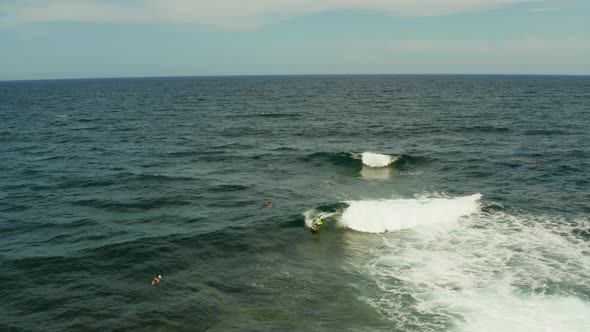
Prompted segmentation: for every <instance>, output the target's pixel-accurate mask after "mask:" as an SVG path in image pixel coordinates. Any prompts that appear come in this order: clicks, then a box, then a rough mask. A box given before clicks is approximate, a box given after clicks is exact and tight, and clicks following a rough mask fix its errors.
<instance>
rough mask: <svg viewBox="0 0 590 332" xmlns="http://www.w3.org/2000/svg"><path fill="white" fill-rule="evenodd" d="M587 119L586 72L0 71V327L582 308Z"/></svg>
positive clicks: (586, 326) (458, 316) (589, 275)
mask: <svg viewBox="0 0 590 332" xmlns="http://www.w3.org/2000/svg"><path fill="white" fill-rule="evenodd" d="M589 132H590V78H589V77H559V76H530V77H529V76H350V77H349V76H332V77H320V76H318V77H304V76H301V77H236V78H232V77H226V78H169V79H168V78H157V79H156V78H154V79H100V80H63V81H34V82H33V81H28V82H0V156H1V159H0V266H1V268H0V278H1V279H2V280H3V282H2V285H1V286H0V298H1V299H2V303H3V305H2V308H3V310H2V311H1V312H0V330H2V331H21V330H22V331H96V330H102V331H205V330H208V331H539V330H542V329H546V330H548V331H588V330H590V248H589V243H590V233H589V229H590V219H589V217H588V216H589V213H590V203H589V202H590V184H589V180H590V171H589V170H590V134H589ZM371 153H372V154H371ZM268 201H272V203H273V207H272V208H265V207H264V203H266V202H268ZM320 216H323V217H324V220H325V226H324V227H323V228H322V230H321V231H320V232H319V233H318V234H312V233H311V232H309V230H308V229H307V228H306V225H309V224H310V223H311V221H312V220H314V219H315V218H317V217H320ZM155 273H160V274H162V281H161V283H160V284H159V285H157V286H151V285H150V281H151V278H152V277H153V275H154V274H155Z"/></svg>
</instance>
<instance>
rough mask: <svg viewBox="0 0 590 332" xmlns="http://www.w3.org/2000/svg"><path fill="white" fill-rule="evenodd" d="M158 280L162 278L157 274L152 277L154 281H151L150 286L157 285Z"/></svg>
mask: <svg viewBox="0 0 590 332" xmlns="http://www.w3.org/2000/svg"><path fill="white" fill-rule="evenodd" d="M160 280H162V276H161V275H159V274H156V275H155V276H154V279H153V280H152V286H153V285H155V284H157V283H159V282H160Z"/></svg>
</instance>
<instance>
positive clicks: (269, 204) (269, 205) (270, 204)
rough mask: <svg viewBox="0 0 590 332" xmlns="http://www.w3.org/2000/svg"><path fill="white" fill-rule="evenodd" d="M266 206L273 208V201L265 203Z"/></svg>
mask: <svg viewBox="0 0 590 332" xmlns="http://www.w3.org/2000/svg"><path fill="white" fill-rule="evenodd" d="M264 206H266V207H267V208H271V207H272V203H271V202H268V203H266V204H264Z"/></svg>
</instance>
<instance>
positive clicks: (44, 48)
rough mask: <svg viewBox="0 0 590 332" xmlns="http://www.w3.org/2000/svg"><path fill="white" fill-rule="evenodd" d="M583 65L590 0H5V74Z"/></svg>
mask: <svg viewBox="0 0 590 332" xmlns="http://www.w3.org/2000/svg"><path fill="white" fill-rule="evenodd" d="M297 74H566V75H589V74H590V0H0V80H26V79H61V78H94V77H148V76H150V77H151V76H211V75H297Z"/></svg>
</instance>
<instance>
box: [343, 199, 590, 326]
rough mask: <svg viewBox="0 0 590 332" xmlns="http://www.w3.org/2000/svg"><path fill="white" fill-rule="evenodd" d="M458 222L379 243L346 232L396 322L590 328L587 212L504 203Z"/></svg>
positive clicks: (377, 299) (373, 300)
mask: <svg viewBox="0 0 590 332" xmlns="http://www.w3.org/2000/svg"><path fill="white" fill-rule="evenodd" d="M449 204H451V205H452V204H453V203H450V202H449ZM454 225H455V227H452V228H447V229H443V231H440V230H439V231H437V232H430V233H428V232H426V233H422V232H404V233H392V234H381V235H379V237H374V236H373V237H372V241H373V243H370V244H369V243H367V236H368V235H362V234H359V233H355V232H348V233H346V241H345V243H347V246H346V248H347V249H348V250H350V251H351V253H349V255H348V256H347V257H349V258H350V259H351V264H352V265H353V266H354V267H355V268H357V269H358V270H361V271H364V272H365V273H366V274H367V275H368V276H369V277H370V278H372V279H373V280H374V282H375V287H377V288H378V290H379V292H377V293H375V291H373V290H370V291H367V293H366V294H369V295H367V296H366V297H365V298H363V299H364V300H365V301H366V302H367V303H368V304H370V305H371V306H373V307H374V308H375V309H376V310H377V311H378V312H380V313H382V314H383V316H384V317H385V318H388V319H390V320H391V321H392V325H393V326H394V327H395V329H399V330H405V329H413V330H421V331H440V330H447V331H448V330H451V331H483V332H486V331H524V332H528V331H590V303H589V302H588V296H587V294H588V293H589V292H590V250H589V249H588V242H587V240H585V239H584V238H582V237H578V236H577V235H575V234H576V233H575V232H574V230H576V229H578V228H579V227H581V226H580V225H582V226H584V225H587V222H585V221H569V222H568V221H566V220H561V219H557V218H555V217H550V216H534V215H511V214H507V213H501V212H495V213H493V214H487V213H479V214H471V215H470V216H469V217H466V218H463V219H462V221H461V223H455V224H454ZM408 299H411V301H409V300H408ZM417 317H421V318H417Z"/></svg>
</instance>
